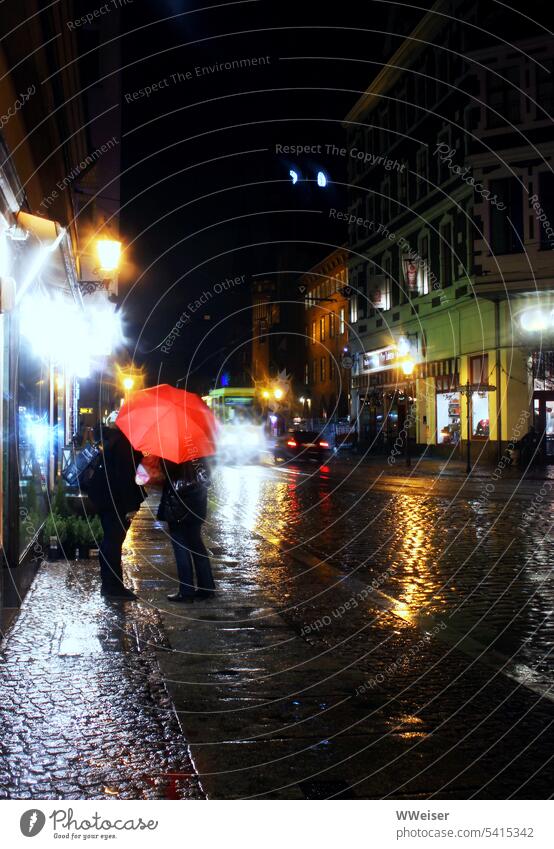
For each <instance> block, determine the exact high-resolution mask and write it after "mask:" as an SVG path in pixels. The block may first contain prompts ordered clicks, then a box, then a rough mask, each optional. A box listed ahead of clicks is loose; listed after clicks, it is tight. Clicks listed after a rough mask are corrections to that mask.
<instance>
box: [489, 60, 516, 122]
mask: <svg viewBox="0 0 554 849" xmlns="http://www.w3.org/2000/svg"><path fill="white" fill-rule="evenodd" d="M520 87H521V80H520V78H519V67H518V66H517V65H513V67H511V68H503V69H502V70H501V71H500V73H499V74H493V73H491V72H490V71H489V73H488V85H487V91H488V94H487V105H488V108H487V127H489V129H492V128H494V127H503V126H504V125H506V124H519V122H520V120H521V94H520V91H519V90H520Z"/></svg>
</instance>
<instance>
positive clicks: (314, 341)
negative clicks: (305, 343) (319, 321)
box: [312, 321, 317, 345]
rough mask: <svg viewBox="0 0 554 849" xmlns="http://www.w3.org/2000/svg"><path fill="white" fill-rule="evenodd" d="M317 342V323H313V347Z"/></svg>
mask: <svg viewBox="0 0 554 849" xmlns="http://www.w3.org/2000/svg"><path fill="white" fill-rule="evenodd" d="M316 342H317V339H316V329H315V321H312V345H315V343H316Z"/></svg>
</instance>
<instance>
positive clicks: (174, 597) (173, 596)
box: [167, 593, 194, 604]
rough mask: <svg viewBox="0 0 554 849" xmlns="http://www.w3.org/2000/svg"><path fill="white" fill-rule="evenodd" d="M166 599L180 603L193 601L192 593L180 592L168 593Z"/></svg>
mask: <svg viewBox="0 0 554 849" xmlns="http://www.w3.org/2000/svg"><path fill="white" fill-rule="evenodd" d="M167 600H168V601H178V602H180V603H181V604H192V603H193V602H194V596H193V595H182V594H181V593H170V595H168V596H167Z"/></svg>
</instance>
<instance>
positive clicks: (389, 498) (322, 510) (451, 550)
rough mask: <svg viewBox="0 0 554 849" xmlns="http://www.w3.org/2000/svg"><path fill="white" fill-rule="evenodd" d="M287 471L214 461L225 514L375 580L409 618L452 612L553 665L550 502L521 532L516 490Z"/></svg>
mask: <svg viewBox="0 0 554 849" xmlns="http://www.w3.org/2000/svg"><path fill="white" fill-rule="evenodd" d="M290 471H291V474H287V473H286V472H285V473H283V472H282V470H279V472H281V474H278V473H277V472H276V471H274V470H272V469H270V468H267V467H255V468H253V469H252V470H250V469H249V470H248V473H245V472H244V470H241V469H240V468H233V467H225V468H222V469H221V470H220V478H221V484H220V486H221V489H220V490H219V491H218V496H219V499H220V500H219V501H218V503H219V504H223V503H225V504H226V510H225V512H224V513H223V516H224V517H225V519H230V518H231V517H232V519H233V521H235V522H237V523H238V524H239V525H243V526H244V527H245V528H246V529H248V530H253V531H255V532H257V533H259V534H261V535H262V536H263V537H265V538H266V539H268V540H270V541H272V542H275V543H285V545H286V546H287V547H288V548H289V549H291V550H293V551H294V549H295V548H296V547H297V546H302V548H303V549H306V550H308V551H310V552H312V553H314V554H315V555H317V556H318V557H320V558H322V559H325V560H326V561H327V562H330V563H332V564H333V565H335V566H337V567H338V568H340V569H341V570H344V571H346V572H348V573H356V574H357V575H358V576H359V577H363V579H364V580H367V581H368V582H371V581H372V580H373V579H376V580H377V581H378V585H379V588H380V590H381V591H382V592H383V593H385V594H387V595H388V596H390V597H392V598H393V599H395V600H396V602H397V611H398V613H399V614H400V615H402V616H403V617H404V618H406V619H407V620H408V621H409V620H410V619H414V618H416V617H418V616H421V613H422V611H425V613H429V614H432V615H434V616H439V617H445V618H447V619H451V618H454V619H456V620H457V621H459V622H461V623H463V628H464V629H473V632H472V633H473V637H474V638H476V639H481V640H483V641H485V643H486V645H489V643H491V641H493V640H494V639H498V641H499V643H501V644H502V646H503V650H505V651H506V652H508V653H509V654H510V655H512V654H513V653H514V652H516V651H517V652H518V660H519V661H520V662H521V663H524V664H526V665H527V666H529V667H530V668H532V669H535V670H537V671H539V672H541V673H542V674H548V673H551V669H552V665H551V663H550V662H549V661H548V659H547V657H545V655H547V654H548V652H549V650H550V649H551V648H552V645H553V640H554V621H553V619H552V616H551V611H552V609H553V607H554V584H553V582H552V581H551V573H550V566H549V562H550V550H551V543H550V540H549V537H548V536H545V533H546V531H547V530H548V528H549V527H550V525H551V523H552V519H553V518H554V511H553V507H552V504H551V503H550V502H545V503H544V504H543V505H542V507H540V508H539V509H538V510H537V511H536V513H535V516H534V519H533V522H532V523H531V527H530V528H528V529H527V530H525V531H522V530H521V529H520V528H519V527H518V526H519V525H520V523H521V518H522V514H523V512H524V510H525V507H526V502H523V503H522V502H521V500H514V501H512V502H511V503H510V502H509V500H508V503H507V504H505V503H498V502H492V501H490V502H488V503H486V504H485V505H483V504H480V503H479V502H478V500H477V499H475V498H463V497H460V496H458V497H454V498H449V497H444V496H442V497H441V496H436V497H431V496H427V497H426V496H425V495H424V496H422V495H421V493H417V494H410V493H409V492H408V493H407V494H396V493H395V494H388V493H384V492H382V491H378V490H375V489H371V486H372V480H370V479H368V478H367V475H366V474H364V473H363V472H362V473H361V474H359V475H358V476H357V477H356V476H353V477H352V478H351V479H350V480H349V481H348V482H347V483H345V484H344V485H341V482H340V481H337V479H336V478H334V479H331V478H329V476H327V475H323V476H318V475H317V474H315V475H314V470H312V469H310V470H309V475H310V476H309V477H307V476H306V475H305V474H303V473H300V474H299V473H298V469H291V470H290ZM355 483H356V484H357V488H356V487H355V486H354V484H355ZM480 486H481V487H482V484H481V485H480ZM456 489H457V485H456V487H455V488H454V489H453V492H454V493H455V492H456ZM230 494H232V496H231V497H230ZM531 497H532V496H529V498H531ZM217 515H220V513H219V511H218V513H217ZM496 647H497V648H498V645H497V646H496Z"/></svg>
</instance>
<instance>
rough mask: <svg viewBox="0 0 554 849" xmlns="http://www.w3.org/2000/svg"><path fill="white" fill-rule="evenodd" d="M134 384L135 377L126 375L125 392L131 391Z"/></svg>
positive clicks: (124, 381) (124, 380) (124, 379)
mask: <svg viewBox="0 0 554 849" xmlns="http://www.w3.org/2000/svg"><path fill="white" fill-rule="evenodd" d="M134 385H135V378H134V377H124V378H123V388H124V390H125V392H130V391H131V390H132V388H133V386H134Z"/></svg>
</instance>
